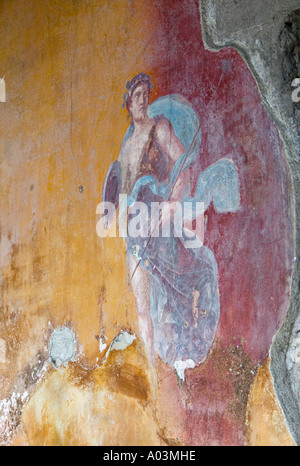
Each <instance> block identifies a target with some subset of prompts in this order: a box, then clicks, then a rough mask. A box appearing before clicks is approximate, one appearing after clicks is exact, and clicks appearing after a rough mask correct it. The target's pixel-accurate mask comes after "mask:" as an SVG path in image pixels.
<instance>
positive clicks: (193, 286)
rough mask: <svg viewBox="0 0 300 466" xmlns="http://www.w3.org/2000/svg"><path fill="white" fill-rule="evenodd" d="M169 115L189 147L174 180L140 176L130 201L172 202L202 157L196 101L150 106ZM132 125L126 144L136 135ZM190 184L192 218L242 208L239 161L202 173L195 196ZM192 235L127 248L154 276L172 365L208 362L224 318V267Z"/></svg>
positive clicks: (163, 344)
mask: <svg viewBox="0 0 300 466" xmlns="http://www.w3.org/2000/svg"><path fill="white" fill-rule="evenodd" d="M160 115H164V116H165V117H166V118H167V119H168V120H169V121H170V122H171V124H172V126H173V128H174V132H175V134H176V136H177V137H178V139H180V141H181V142H182V143H183V145H184V147H185V149H186V151H185V152H184V153H183V154H182V156H181V157H180V158H179V159H178V160H177V162H176V164H175V165H174V167H173V170H172V172H171V174H170V178H169V182H168V183H159V182H158V180H157V179H156V177H154V176H144V177H142V178H140V179H138V180H137V181H136V183H135V185H134V188H133V190H132V193H131V194H130V195H129V196H128V197H127V205H124V204H123V205H122V206H120V215H121V214H122V211H123V209H124V208H125V207H126V206H130V205H131V204H132V203H133V202H135V201H136V200H138V201H143V202H144V203H145V204H147V205H148V206H149V207H150V203H151V202H153V201H156V202H157V201H161V202H162V201H164V200H168V199H169V196H170V193H171V191H172V188H173V186H174V184H175V183H176V180H177V178H178V176H179V175H180V174H181V173H182V172H184V171H185V170H187V169H188V168H189V167H191V165H192V164H193V162H194V161H195V160H196V158H197V157H198V155H199V149H200V145H201V129H200V122H199V119H198V116H197V114H196V112H195V111H194V110H193V108H192V106H191V105H190V103H189V102H188V101H187V100H186V99H184V98H183V97H181V96H178V95H168V96H165V97H161V98H159V99H157V100H156V101H155V102H154V103H152V105H151V106H150V107H149V109H148V116H149V117H150V118H154V117H156V116H160ZM133 130H134V126H133V124H131V125H130V126H129V128H128V130H127V132H126V134H125V137H124V140H123V144H124V143H125V142H126V140H127V139H128V138H129V137H130V136H131V134H132V133H133ZM189 192H190V189H189V186H188V187H187V189H186V192H185V194H184V195H183V197H182V199H181V202H182V203H184V202H190V203H191V205H192V206H193V208H192V216H193V218H195V216H196V203H197V202H202V203H204V210H206V209H207V208H208V207H209V205H210V204H211V203H213V206H214V209H215V211H216V212H218V213H225V212H235V211H237V210H238V208H239V203H240V195H239V179H238V173H237V169H236V166H235V164H234V163H233V162H232V160H231V159H230V158H222V159H220V160H219V161H218V162H216V163H215V164H213V165H211V166H210V167H208V168H207V169H206V170H204V171H203V172H202V173H201V174H200V175H199V177H198V179H197V183H196V189H195V191H194V192H195V194H194V195H193V197H191V196H189ZM186 239H187V238H186V237H185V236H184V235H183V237H182V238H176V237H175V236H174V235H173V234H172V231H171V235H170V238H163V237H161V235H160V237H158V238H157V237H155V238H150V240H148V239H145V238H141V237H139V238H130V237H129V238H128V239H127V251H128V254H133V255H134V256H135V257H136V259H137V260H138V261H140V265H139V266H140V267H143V268H145V269H146V270H147V271H148V272H149V275H150V279H151V305H150V313H151V318H152V322H153V328H154V346H155V351H156V353H158V354H159V356H160V357H161V358H162V360H163V361H164V362H166V363H168V364H170V365H171V366H173V365H174V363H175V362H176V361H185V360H193V361H194V363H195V364H196V365H197V364H199V363H201V362H203V361H204V360H205V358H206V356H207V354H208V352H209V350H210V348H211V346H212V343H213V341H214V338H215V333H216V329H217V325H218V321H219V314H220V300H219V291H218V269H217V264H216V260H215V257H214V254H213V252H212V251H211V250H210V249H208V248H207V247H205V246H202V247H199V248H196V249H186V248H185V241H186Z"/></svg>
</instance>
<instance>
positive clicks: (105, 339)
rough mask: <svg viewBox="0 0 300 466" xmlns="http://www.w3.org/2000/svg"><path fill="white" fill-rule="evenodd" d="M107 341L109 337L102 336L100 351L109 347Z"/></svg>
mask: <svg viewBox="0 0 300 466" xmlns="http://www.w3.org/2000/svg"><path fill="white" fill-rule="evenodd" d="M106 341H107V337H100V339H99V351H100V353H102V351H104V350H105V349H106V348H107V344H106V343H105V342H106Z"/></svg>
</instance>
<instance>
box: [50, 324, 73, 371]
mask: <svg viewBox="0 0 300 466" xmlns="http://www.w3.org/2000/svg"><path fill="white" fill-rule="evenodd" d="M49 352H50V360H51V362H52V363H53V364H54V366H55V367H56V368H59V367H60V366H61V365H66V364H67V363H68V362H69V361H71V360H72V359H73V358H74V356H75V335H74V333H73V332H72V331H71V330H69V329H68V328H66V327H61V328H58V329H55V330H54V331H53V333H52V335H51V339H50V351H49Z"/></svg>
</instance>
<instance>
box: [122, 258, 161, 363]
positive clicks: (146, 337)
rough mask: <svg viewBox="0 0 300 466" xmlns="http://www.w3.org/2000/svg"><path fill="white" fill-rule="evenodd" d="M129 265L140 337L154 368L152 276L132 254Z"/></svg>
mask: <svg viewBox="0 0 300 466" xmlns="http://www.w3.org/2000/svg"><path fill="white" fill-rule="evenodd" d="M128 263H129V276H130V278H131V285H132V289H133V293H134V297H135V302H136V308H137V313H138V319H139V331H140V336H141V338H142V340H143V342H144V344H145V346H146V349H147V352H148V356H149V358H150V361H151V363H152V364H153V366H154V365H155V355H154V334H153V324H152V319H151V315H150V276H149V274H148V272H147V271H146V270H145V269H143V268H142V267H140V266H139V267H137V261H136V259H135V258H134V257H133V255H132V254H130V256H129V260H128Z"/></svg>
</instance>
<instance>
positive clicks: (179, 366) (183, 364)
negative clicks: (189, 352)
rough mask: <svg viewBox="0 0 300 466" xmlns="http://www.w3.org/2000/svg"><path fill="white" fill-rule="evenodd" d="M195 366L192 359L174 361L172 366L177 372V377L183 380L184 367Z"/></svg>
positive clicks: (190, 367)
mask: <svg viewBox="0 0 300 466" xmlns="http://www.w3.org/2000/svg"><path fill="white" fill-rule="evenodd" d="M195 367H196V364H195V363H194V361H193V360H192V359H186V360H185V361H176V362H175V364H174V368H175V370H176V372H177V375H178V377H179V378H180V379H181V380H183V381H184V380H185V379H184V371H185V370H186V369H194V368H195Z"/></svg>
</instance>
